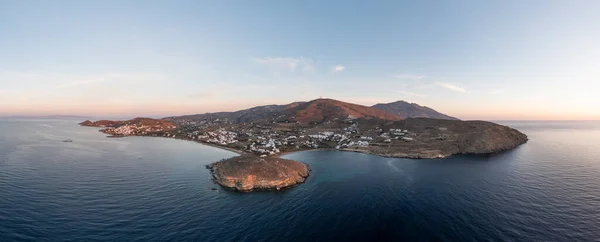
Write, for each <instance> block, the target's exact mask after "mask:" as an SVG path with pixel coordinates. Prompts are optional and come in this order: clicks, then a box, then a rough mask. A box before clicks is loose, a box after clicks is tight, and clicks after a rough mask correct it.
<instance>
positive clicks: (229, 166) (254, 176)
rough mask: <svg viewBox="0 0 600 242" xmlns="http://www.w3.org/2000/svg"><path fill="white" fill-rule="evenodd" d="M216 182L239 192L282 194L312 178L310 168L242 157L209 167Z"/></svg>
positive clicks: (296, 164)
mask: <svg viewBox="0 0 600 242" xmlns="http://www.w3.org/2000/svg"><path fill="white" fill-rule="evenodd" d="M207 168H208V169H210V170H211V173H212V175H213V180H214V181H215V182H216V183H218V184H219V185H221V186H224V187H227V188H231V189H235V190H237V191H243V192H247V191H253V190H270V189H275V190H280V189H282V188H287V187H291V186H294V185H296V184H299V183H303V182H304V180H305V179H306V178H307V177H308V173H309V169H308V165H306V164H304V163H301V162H298V161H294V160H288V159H282V158H278V157H259V156H255V155H242V156H237V157H233V158H229V159H224V160H222V161H219V162H215V163H212V164H210V165H208V166H207Z"/></svg>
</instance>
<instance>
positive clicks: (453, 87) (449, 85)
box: [435, 82, 467, 92]
mask: <svg viewBox="0 0 600 242" xmlns="http://www.w3.org/2000/svg"><path fill="white" fill-rule="evenodd" d="M435 84H436V85H438V86H440V87H443V88H446V89H448V90H451V91H455V92H467V90H466V89H464V88H462V87H459V86H457V85H454V84H452V83H447V82H436V83H435Z"/></svg>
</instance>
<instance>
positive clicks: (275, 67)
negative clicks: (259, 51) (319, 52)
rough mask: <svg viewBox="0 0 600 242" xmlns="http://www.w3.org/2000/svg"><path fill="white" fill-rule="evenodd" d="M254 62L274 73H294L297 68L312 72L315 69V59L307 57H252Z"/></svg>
mask: <svg viewBox="0 0 600 242" xmlns="http://www.w3.org/2000/svg"><path fill="white" fill-rule="evenodd" d="M252 62H254V63H257V64H260V65H263V66H265V67H267V68H268V69H270V70H271V71H272V72H273V73H275V74H279V73H282V72H290V73H294V72H296V70H301V71H303V72H312V71H314V70H315V67H314V61H313V60H311V59H306V58H303V57H301V58H290V57H264V58H252Z"/></svg>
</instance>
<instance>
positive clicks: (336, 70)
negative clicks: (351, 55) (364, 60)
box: [332, 65, 346, 72]
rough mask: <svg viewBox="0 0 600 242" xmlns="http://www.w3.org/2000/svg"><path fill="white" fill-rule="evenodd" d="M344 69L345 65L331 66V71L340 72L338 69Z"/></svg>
mask: <svg viewBox="0 0 600 242" xmlns="http://www.w3.org/2000/svg"><path fill="white" fill-rule="evenodd" d="M344 69H346V67H345V66H342V65H337V66H334V67H333V68H332V71H333V72H340V71H343V70H344Z"/></svg>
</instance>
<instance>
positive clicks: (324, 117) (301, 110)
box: [278, 99, 402, 123]
mask: <svg viewBox="0 0 600 242" xmlns="http://www.w3.org/2000/svg"><path fill="white" fill-rule="evenodd" d="M356 118H376V119H383V120H400V119H402V118H401V117H399V116H397V115H394V114H391V113H388V112H386V111H383V110H380V109H376V108H372V107H367V106H362V105H358V104H352V103H346V102H342V101H338V100H333V99H316V100H313V101H310V102H306V103H300V104H298V105H296V106H294V107H288V108H286V109H284V110H283V111H282V112H281V113H280V117H279V118H278V120H280V121H281V120H284V121H290V122H291V121H297V122H300V123H309V122H317V123H318V122H327V121H333V120H346V119H356Z"/></svg>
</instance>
